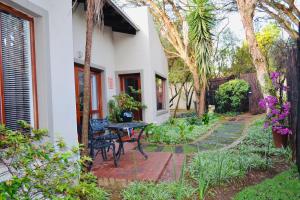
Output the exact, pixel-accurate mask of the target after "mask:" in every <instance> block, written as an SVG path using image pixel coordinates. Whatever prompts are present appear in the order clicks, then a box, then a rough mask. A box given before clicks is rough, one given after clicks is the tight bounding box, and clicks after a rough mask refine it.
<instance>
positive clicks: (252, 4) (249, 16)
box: [237, 0, 268, 96]
mask: <svg viewBox="0 0 300 200" xmlns="http://www.w3.org/2000/svg"><path fill="white" fill-rule="evenodd" d="M256 3H257V0H247V1H245V0H237V6H238V10H239V13H240V15H241V18H242V23H243V26H244V30H245V34H246V39H247V42H248V44H249V49H250V54H251V57H252V61H253V64H254V66H255V69H256V75H257V79H258V82H259V83H260V86H261V87H262V88H265V86H266V83H267V80H266V79H267V77H268V73H267V61H266V58H265V56H264V55H263V53H262V51H261V50H260V48H259V45H258V43H257V40H256V37H255V32H254V26H253V16H254V11H255V8H256ZM263 95H264V96H266V95H267V91H265V90H263Z"/></svg>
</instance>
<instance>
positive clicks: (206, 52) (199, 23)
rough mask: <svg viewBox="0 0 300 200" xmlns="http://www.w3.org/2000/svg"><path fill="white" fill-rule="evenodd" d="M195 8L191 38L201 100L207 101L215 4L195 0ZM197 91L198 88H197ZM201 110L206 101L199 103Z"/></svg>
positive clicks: (206, 0) (190, 17) (191, 22)
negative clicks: (197, 67) (198, 74)
mask: <svg viewBox="0 0 300 200" xmlns="http://www.w3.org/2000/svg"><path fill="white" fill-rule="evenodd" d="M193 3H194V5H195V8H193V9H192V11H191V13H190V14H189V17H188V23H189V27H190V32H189V35H190V38H191V41H192V43H193V44H194V50H195V55H196V56H195V59H196V62H197V64H198V66H199V73H200V75H201V94H200V102H206V99H205V97H206V89H207V83H208V80H207V76H208V74H209V73H210V65H211V56H212V32H211V31H212V28H213V27H214V22H215V20H214V15H213V12H212V11H213V6H212V4H211V3H210V1H209V0H193ZM196 92H197V90H196ZM199 106H200V107H199V111H200V112H201V113H204V111H205V109H206V107H205V103H201V104H199Z"/></svg>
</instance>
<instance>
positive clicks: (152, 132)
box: [145, 114, 220, 144]
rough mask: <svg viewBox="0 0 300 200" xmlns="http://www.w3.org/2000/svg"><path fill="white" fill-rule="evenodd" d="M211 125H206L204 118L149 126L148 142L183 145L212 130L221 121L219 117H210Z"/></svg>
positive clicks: (182, 119) (147, 130) (181, 119)
mask: <svg viewBox="0 0 300 200" xmlns="http://www.w3.org/2000/svg"><path fill="white" fill-rule="evenodd" d="M208 118H209V121H210V123H209V124H204V123H203V121H202V118H198V117H190V118H171V119H170V120H169V121H168V122H166V123H164V124H161V125H156V124H151V125H149V126H147V128H146V129H145V132H146V133H147V134H148V136H149V137H147V141H148V142H151V143H161V144H183V143H188V142H191V141H193V140H196V139H197V138H199V137H200V136H201V135H203V134H205V133H206V132H207V131H208V130H209V129H211V128H212V127H213V126H214V125H215V124H216V123H217V122H218V121H219V119H220V117H219V116H218V115H214V114H209V115H208Z"/></svg>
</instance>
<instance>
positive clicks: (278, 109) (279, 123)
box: [259, 72, 292, 135]
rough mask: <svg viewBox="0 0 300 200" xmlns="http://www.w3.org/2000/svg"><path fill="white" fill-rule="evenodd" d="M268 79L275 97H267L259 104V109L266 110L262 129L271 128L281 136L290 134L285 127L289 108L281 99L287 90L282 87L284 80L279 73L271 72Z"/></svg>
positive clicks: (288, 104) (287, 103)
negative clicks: (270, 81)
mask: <svg viewBox="0 0 300 200" xmlns="http://www.w3.org/2000/svg"><path fill="white" fill-rule="evenodd" d="M270 78H271V80H272V84H273V86H274V89H275V95H274V96H272V95H270V96H267V97H265V98H264V99H262V100H260V102H259V106H260V107H261V108H263V109H266V110H268V114H267V117H266V121H265V124H264V127H265V128H268V127H272V130H273V131H275V132H277V133H279V134H281V135H289V134H292V132H291V130H290V129H289V128H288V127H287V120H288V116H289V114H290V107H291V106H290V103H289V102H287V101H284V97H283V93H284V91H286V90H287V87H286V86H284V81H285V78H284V77H283V75H282V74H281V73H280V72H271V75H270ZM277 95H278V96H277Z"/></svg>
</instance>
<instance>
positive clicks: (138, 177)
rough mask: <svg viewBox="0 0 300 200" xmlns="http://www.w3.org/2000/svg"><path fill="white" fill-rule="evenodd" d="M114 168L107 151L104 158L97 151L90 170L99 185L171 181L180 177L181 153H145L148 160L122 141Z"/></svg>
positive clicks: (183, 156) (111, 158) (133, 146)
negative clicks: (106, 158)
mask: <svg viewBox="0 0 300 200" xmlns="http://www.w3.org/2000/svg"><path fill="white" fill-rule="evenodd" d="M124 147H125V154H124V155H123V154H122V155H121V158H120V160H119V165H118V167H115V166H114V163H113V156H112V153H111V151H110V152H109V153H108V160H107V161H103V159H102V156H101V154H98V155H97V157H96V158H95V161H94V163H93V166H92V172H93V174H94V175H95V176H97V178H98V183H99V185H101V186H116V185H117V186H121V187H122V186H125V185H127V184H128V182H132V181H153V182H158V181H171V180H176V179H178V178H179V177H180V173H181V168H182V166H183V162H184V159H185V155H184V154H174V153H170V152H147V155H148V159H147V160H146V159H144V157H143V156H142V155H141V154H140V152H138V151H137V150H136V149H135V148H136V144H135V143H128V144H127V143H126V144H125V145H124Z"/></svg>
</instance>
